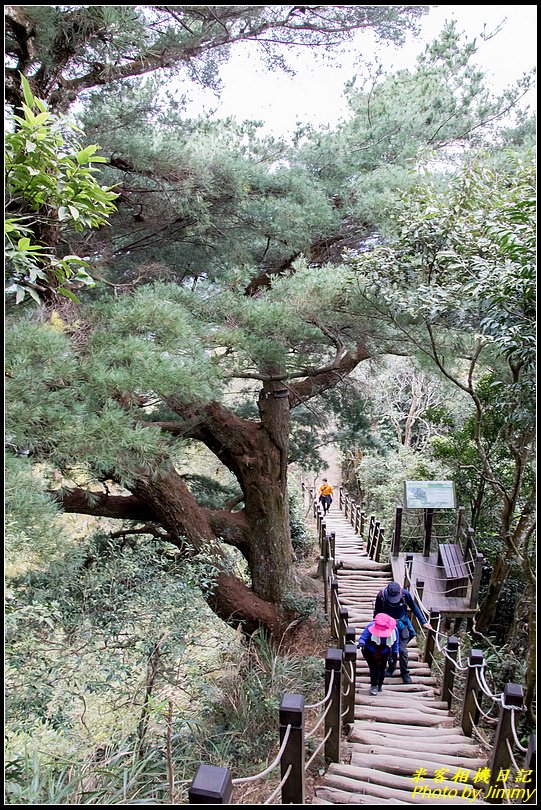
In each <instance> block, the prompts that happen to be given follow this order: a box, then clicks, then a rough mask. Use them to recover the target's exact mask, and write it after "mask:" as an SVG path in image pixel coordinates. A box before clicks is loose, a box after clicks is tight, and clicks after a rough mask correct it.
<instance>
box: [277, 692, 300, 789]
mask: <svg viewBox="0 0 541 810" xmlns="http://www.w3.org/2000/svg"><path fill="white" fill-rule="evenodd" d="M288 726H291V728H290V730H289V737H288V740H287V744H286V747H285V749H284V753H283V754H282V758H281V760H280V776H281V778H282V779H283V778H284V777H285V775H286V772H287V769H288V768H289V766H290V765H291V772H290V774H289V776H288V777H287V779H286V781H285V783H284V784H283V785H282V804H304V794H305V788H304V785H305V775H304V759H305V751H304V746H305V742H304V697H303V696H302V695H295V694H291V693H288V692H286V693H285V694H284V696H283V698H282V702H281V704H280V745H282V743H283V741H284V737H285V735H286V732H287V727H288Z"/></svg>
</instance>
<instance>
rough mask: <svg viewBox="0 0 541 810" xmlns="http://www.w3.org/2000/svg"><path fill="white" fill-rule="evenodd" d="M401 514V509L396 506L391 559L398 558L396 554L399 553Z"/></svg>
mask: <svg viewBox="0 0 541 810" xmlns="http://www.w3.org/2000/svg"><path fill="white" fill-rule="evenodd" d="M402 512H403V507H402V506H397V507H396V514H395V519H394V531H393V544H392V549H391V554H392V555H393V557H398V553H399V551H400V535H401V533H402Z"/></svg>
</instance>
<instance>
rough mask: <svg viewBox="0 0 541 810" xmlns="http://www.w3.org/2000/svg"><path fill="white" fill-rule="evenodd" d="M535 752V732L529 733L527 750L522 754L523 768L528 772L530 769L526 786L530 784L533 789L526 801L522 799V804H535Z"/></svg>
mask: <svg viewBox="0 0 541 810" xmlns="http://www.w3.org/2000/svg"><path fill="white" fill-rule="evenodd" d="M536 754H537V742H536V736H535V734H530V739H529V740H528V750H527V751H526V753H525V755H524V770H525V771H527V772H529V771H531V773H532V775H531V777H530V781H529V782H527V785H528V787H530V785H531V788H530V789H531V790H533V793H532V795H531V796H530V798H529V799H528V800H527V801H523V802H522V804H537V795H536V793H537V790H536V783H537V769H536Z"/></svg>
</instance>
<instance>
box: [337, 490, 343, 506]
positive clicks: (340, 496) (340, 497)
mask: <svg viewBox="0 0 541 810" xmlns="http://www.w3.org/2000/svg"><path fill="white" fill-rule="evenodd" d="M338 504H339V506H340V511H342V509H343V507H344V491H343V489H342V487H339V489H338Z"/></svg>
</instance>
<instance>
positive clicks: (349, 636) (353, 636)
mask: <svg viewBox="0 0 541 810" xmlns="http://www.w3.org/2000/svg"><path fill="white" fill-rule="evenodd" d="M356 641H357V632H356V630H355V625H353V624H348V626H347V627H346V644H355V643H356Z"/></svg>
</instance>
